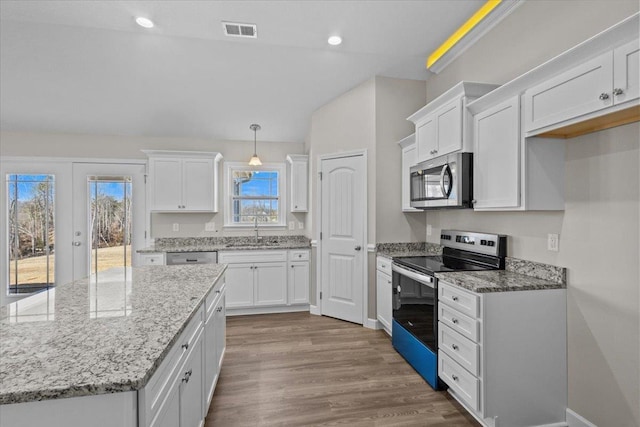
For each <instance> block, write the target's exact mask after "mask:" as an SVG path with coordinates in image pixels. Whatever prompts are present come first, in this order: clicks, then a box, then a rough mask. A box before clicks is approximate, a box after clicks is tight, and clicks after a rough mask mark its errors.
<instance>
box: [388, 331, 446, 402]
mask: <svg viewBox="0 0 640 427" xmlns="http://www.w3.org/2000/svg"><path fill="white" fill-rule="evenodd" d="M391 328H392V335H391V336H392V338H391V342H392V344H393V348H395V349H396V351H397V352H398V353H400V355H402V357H404V358H405V360H406V361H407V362H409V364H410V365H411V366H412V367H413V369H415V370H416V372H417V373H418V374H420V376H421V377H422V378H424V379H425V380H426V381H427V382H428V383H429V385H430V386H431V387H432V388H433V389H434V390H437V389H438V356H437V355H436V354H435V353H434V352H432V351H431V350H430V349H429V348H428V347H427V346H426V345H424V344H423V343H421V342H420V341H418V339H417V338H416V337H414V336H413V335H411V333H409V332H408V331H407V330H406V329H405V328H403V327H402V326H401V325H400V324H399V323H398V322H396V321H395V320H393V321H392V325H391Z"/></svg>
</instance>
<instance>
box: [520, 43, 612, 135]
mask: <svg viewBox="0 0 640 427" xmlns="http://www.w3.org/2000/svg"><path fill="white" fill-rule="evenodd" d="M612 82H613V53H612V52H607V53H605V54H603V55H600V56H598V57H597V58H594V59H592V60H590V61H587V62H585V63H583V64H580V65H578V66H577V67H575V68H573V69H571V70H569V71H567V72H564V73H562V74H560V75H559V76H556V77H554V78H551V79H549V80H546V81H544V82H543V83H541V84H539V85H537V86H535V87H533V88H531V89H529V90H527V91H526V92H525V94H524V102H525V107H524V108H525V131H531V130H534V129H540V128H543V127H545V126H549V125H553V124H555V123H560V122H563V121H565V120H568V119H571V118H574V117H578V116H581V115H583V114H587V113H591V112H593V111H597V110H600V109H603V108H606V107H609V106H611V105H612V104H613V96H612V95H611V91H612V87H611V86H612Z"/></svg>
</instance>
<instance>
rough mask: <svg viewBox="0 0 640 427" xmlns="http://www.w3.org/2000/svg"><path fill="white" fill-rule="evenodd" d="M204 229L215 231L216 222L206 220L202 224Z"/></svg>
mask: <svg viewBox="0 0 640 427" xmlns="http://www.w3.org/2000/svg"><path fill="white" fill-rule="evenodd" d="M204 231H216V223H215V222H213V221H211V222H206V223H205V224H204Z"/></svg>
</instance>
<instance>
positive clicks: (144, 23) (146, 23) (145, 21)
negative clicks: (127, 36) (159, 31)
mask: <svg viewBox="0 0 640 427" xmlns="http://www.w3.org/2000/svg"><path fill="white" fill-rule="evenodd" d="M136 24H138V25H140V26H141V27H144V28H153V21H151V19H149V18H145V17H143V16H138V17H137V18H136Z"/></svg>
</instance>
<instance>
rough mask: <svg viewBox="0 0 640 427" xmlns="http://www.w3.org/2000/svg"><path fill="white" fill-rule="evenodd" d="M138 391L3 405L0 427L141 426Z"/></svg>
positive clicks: (0, 413)
mask: <svg viewBox="0 0 640 427" xmlns="http://www.w3.org/2000/svg"><path fill="white" fill-rule="evenodd" d="M136 395H137V393H136V392H135V391H130V392H122V393H111V394H101V395H96V396H82V397H70V398H67V399H51V400H42V401H37V402H26V403H15V404H9V405H0V427H33V426H47V427H69V426H86V425H90V426H91V427H113V426H114V425H117V426H118V427H120V426H122V427H137V426H138V422H137V402H136V398H137V396H136Z"/></svg>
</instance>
